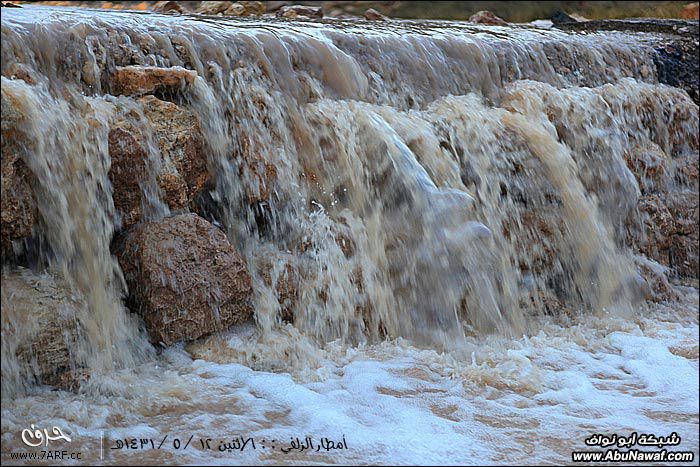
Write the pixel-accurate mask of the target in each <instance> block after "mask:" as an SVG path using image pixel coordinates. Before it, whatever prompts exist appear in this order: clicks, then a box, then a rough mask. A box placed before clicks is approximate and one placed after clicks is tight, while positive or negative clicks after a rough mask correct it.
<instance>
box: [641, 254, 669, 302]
mask: <svg viewBox="0 0 700 467" xmlns="http://www.w3.org/2000/svg"><path fill="white" fill-rule="evenodd" d="M634 263H635V266H636V267H637V271H639V274H640V275H641V276H642V278H643V279H644V281H645V283H646V287H645V288H644V299H645V300H651V301H654V302H667V301H673V300H677V299H678V298H680V296H679V294H678V292H676V290H675V289H674V288H673V286H672V285H671V282H670V280H669V274H670V272H671V271H670V269H669V268H668V267H666V266H664V265H662V264H659V263H657V262H656V261H652V260H650V259H648V258H645V257H643V256H636V257H635V258H634Z"/></svg>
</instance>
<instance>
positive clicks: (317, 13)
mask: <svg viewBox="0 0 700 467" xmlns="http://www.w3.org/2000/svg"><path fill="white" fill-rule="evenodd" d="M277 16H279V17H282V18H290V19H293V18H323V9H322V8H321V7H312V6H304V5H288V6H283V7H282V8H280V9H279V10H278V11H277Z"/></svg>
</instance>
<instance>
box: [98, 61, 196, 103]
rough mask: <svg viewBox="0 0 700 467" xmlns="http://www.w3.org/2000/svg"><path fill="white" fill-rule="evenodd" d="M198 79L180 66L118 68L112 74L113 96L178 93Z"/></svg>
mask: <svg viewBox="0 0 700 467" xmlns="http://www.w3.org/2000/svg"><path fill="white" fill-rule="evenodd" d="M196 77H197V73H196V72H194V71H192V70H187V69H185V68H182V67H179V66H174V67H170V68H160V67H155V66H141V65H130V66H124V67H121V66H118V67H117V68H116V70H115V71H114V73H112V94H114V95H117V96H118V95H120V94H122V95H125V96H134V95H136V96H141V95H143V94H153V93H154V92H176V91H180V90H183V89H184V88H186V87H187V86H191V85H192V84H193V83H194V79H195V78H196Z"/></svg>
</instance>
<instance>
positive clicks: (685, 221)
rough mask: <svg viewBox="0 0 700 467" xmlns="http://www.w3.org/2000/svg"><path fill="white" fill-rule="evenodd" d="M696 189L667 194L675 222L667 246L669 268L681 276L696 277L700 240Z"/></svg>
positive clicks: (699, 219)
mask: <svg viewBox="0 0 700 467" xmlns="http://www.w3.org/2000/svg"><path fill="white" fill-rule="evenodd" d="M699 201H700V200H699V195H698V193H697V191H687V192H676V193H673V194H671V195H669V196H668V209H669V212H670V214H671V216H672V217H673V219H674V222H675V229H674V235H673V237H672V239H671V245H670V248H669V262H670V265H671V268H672V269H673V270H674V271H675V272H676V273H677V274H679V275H680V276H681V277H690V278H695V279H697V278H698V277H699V275H698V255H699V254H700V251H699V244H698V243H699V242H700V232H699V229H700V227H699V223H700V207H699Z"/></svg>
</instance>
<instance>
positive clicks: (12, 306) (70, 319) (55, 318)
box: [0, 269, 82, 392]
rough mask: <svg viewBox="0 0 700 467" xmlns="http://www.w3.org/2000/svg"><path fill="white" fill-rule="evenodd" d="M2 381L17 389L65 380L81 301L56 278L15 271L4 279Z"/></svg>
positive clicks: (5, 275)
mask: <svg viewBox="0 0 700 467" xmlns="http://www.w3.org/2000/svg"><path fill="white" fill-rule="evenodd" d="M0 291H1V294H0V295H1V296H2V347H3V349H2V351H3V364H2V382H3V392H4V389H6V388H11V389H17V388H19V387H22V386H23V385H24V384H27V383H31V382H33V381H38V382H40V383H45V384H55V383H56V382H57V381H62V380H66V376H67V375H70V374H71V373H72V371H75V369H74V368H72V366H73V363H72V359H71V350H72V349H74V348H75V345H76V342H77V339H78V334H79V331H78V327H79V325H78V319H77V313H78V310H79V309H80V307H81V306H82V305H81V302H80V301H79V299H77V298H76V297H75V296H74V295H73V294H72V293H71V290H70V288H69V287H68V285H67V284H66V283H65V282H64V281H63V280H61V279H60V278H59V277H57V276H55V275H52V274H49V273H42V274H36V273H32V272H31V271H29V270H26V269H19V270H16V271H13V272H11V273H5V274H3V276H2V288H0Z"/></svg>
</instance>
